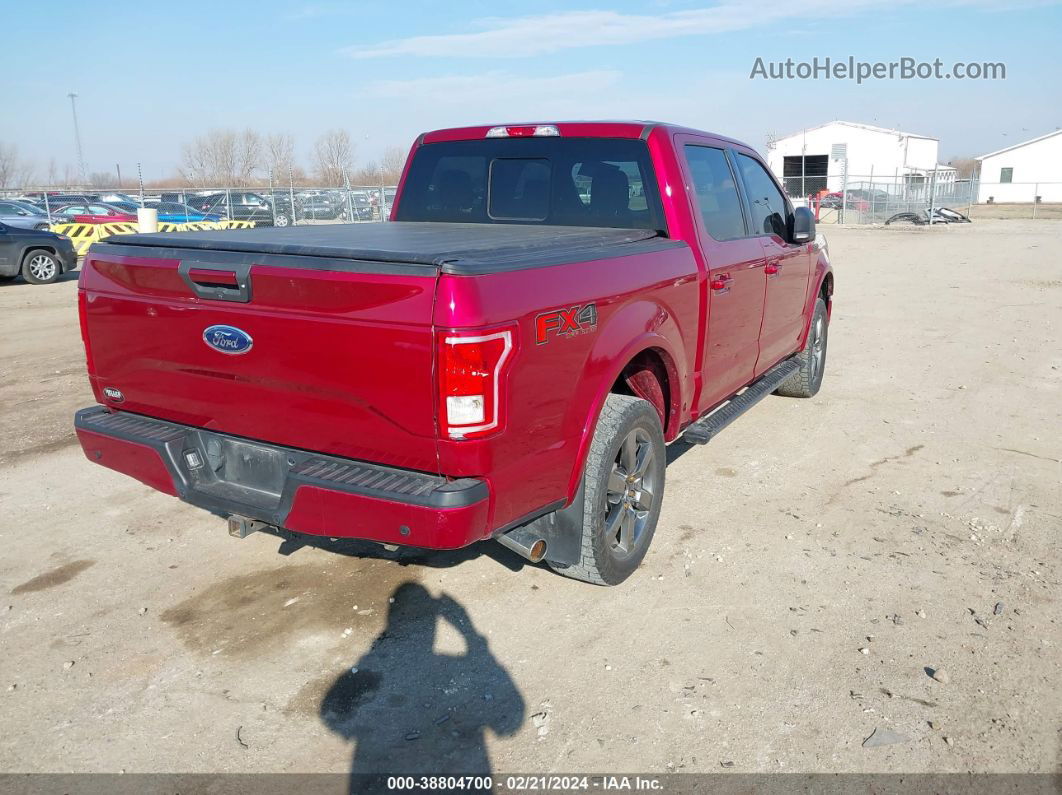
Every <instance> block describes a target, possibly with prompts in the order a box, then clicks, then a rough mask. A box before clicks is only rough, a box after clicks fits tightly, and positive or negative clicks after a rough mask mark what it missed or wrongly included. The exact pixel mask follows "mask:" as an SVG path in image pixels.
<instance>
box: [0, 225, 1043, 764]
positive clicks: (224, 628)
mask: <svg viewBox="0 0 1062 795" xmlns="http://www.w3.org/2000/svg"><path fill="white" fill-rule="evenodd" d="M827 234H828V236H829V239H830V244H831V253H832V256H833V259H834V263H835V267H836V278H837V291H836V304H835V311H834V322H833V327H832V329H831V332H832V333H831V337H830V353H829V361H828V366H827V373H826V380H825V382H824V385H823V388H822V392H821V393H820V395H819V396H818V398H816V399H814V400H811V401H800V400H789V399H784V398H778V397H774V398H770V399H768V400H766V401H764V402H763V403H761V404H760V405H759V406H758V407H757V408H756V409H754V410H753V412H751V413H750V414H749V415H747V416H746V417H745V418H743V419H742V421H740V422H739V423H736V424H735V425H734V426H732V427H731V428H730V429H728V430H727V431H726V432H724V433H723V434H722V435H721V436H720V437H719V438H718V439H717V440H716V441H713V442H712V443H711V444H710V445H708V446H707V447H693V448H687V447H685V446H683V445H681V444H680V445H677V446H673V447H672V448H671V458H672V459H673V462H672V464H671V465H670V467H669V469H668V483H667V489H668V494H667V499H666V502H665V507H664V510H663V514H662V516H661V520H660V526H659V528H658V530H657V536H656V540H655V542H654V545H653V548H652V549H651V550H650V553H649V556H648V558H647V559H646V562H645V564H644V565H643V567H642V569H641V570H640V571H639V572H638V573H637V574H636V575H635V576H634V577H633V578H632V579H631V580H629V581H628V582H627V583H626V584H625V585H624V586H621V587H619V588H613V589H605V588H597V587H593V586H589V585H585V584H581V583H578V582H574V581H571V580H567V579H564V578H562V577H559V576H556V575H554V574H552V573H551V572H550V571H549V570H548V569H545V568H541V567H537V566H531V565H527V564H525V563H523V562H522V561H521V560H520V559H519V558H517V557H515V556H514V555H512V554H510V553H509V552H508V551H506V550H504V549H502V548H501V547H500V546H499V545H497V544H481V545H477V546H475V547H473V548H470V549H468V550H463V551H460V552H456V553H445V554H419V553H415V552H399V553H389V552H387V551H385V550H383V549H382V548H380V547H376V546H374V545H365V544H355V543H337V544H331V545H330V544H327V543H325V545H324V546H322V547H314V546H300V543H299V542H298V541H293V540H283V539H280V538H277V537H275V536H271V535H266V534H262V533H257V534H254V535H252V536H250V537H248V538H247V539H245V540H243V541H237V540H235V539H232V538H229V537H228V536H227V534H226V528H225V524H224V522H223V521H222V520H221V519H218V518H216V517H214V516H211V515H209V514H207V513H205V512H203V511H200V510H198V509H195V508H192V507H190V506H186V505H183V504H182V503H180V502H178V501H176V500H173V499H171V498H169V497H166V496H163V495H160V494H157V493H155V492H152V491H151V490H150V489H148V488H147V487H145V486H142V485H140V484H139V483H137V482H135V481H133V480H131V479H128V478H125V477H122V476H120V475H118V474H116V473H114V472H111V471H109V470H106V469H103V468H102V467H98V466H93V465H90V464H89V463H88V462H87V461H85V460H84V459H83V457H82V455H81V452H80V449H79V448H78V446H77V444H76V440H75V437H74V434H73V432H72V429H71V417H72V414H73V412H74V410H75V409H76V408H79V407H82V406H85V405H88V404H90V403H91V402H92V397H91V394H90V393H89V390H88V388H87V383H86V379H85V377H84V359H83V353H82V348H81V341H80V336H79V332H78V322H77V316H76V300H75V296H76V282H75V281H74V280H67V281H64V282H62V283H59V284H55V285H51V286H47V287H33V286H30V285H27V284H24V283H21V282H18V283H14V284H6V285H2V286H0V311H2V312H3V316H4V317H6V318H7V320H6V322H5V324H4V333H3V343H2V345H0V407H2V408H0V450H2V451H3V452H2V453H0V473H2V480H0V505H2V511H0V537H2V542H3V550H4V552H3V556H2V558H0V593H2V594H3V597H2V598H0V639H2V649H3V653H2V654H0V705H2V707H0V717H2V723H3V724H4V725H5V726H6V727H7V730H5V731H4V732H2V733H0V769H2V770H4V771H63V772H70V771H110V772H118V771H122V770H124V771H129V772H149V771H185V772H213V771H243V772H251V771H335V772H346V771H349V770H351V769H352V765H353V768H354V769H355V770H359V771H360V770H366V769H371V768H372V767H373V766H374V765H376V764H379V763H380V762H381V760H387V759H390V760H395V759H398V760H402V762H403V763H404V764H408V765H409V766H411V767H412V768H413V769H415V770H423V771H427V772H439V771H442V770H445V769H453V768H464V769H483V767H484V766H485V765H489V766H490V768H491V769H493V770H494V771H495V772H499V773H505V772H514V771H516V772H535V773H542V772H550V771H568V772H611V771H623V772H631V773H635V772H655V773H663V772H668V771H679V772H683V771H685V772H690V771H710V772H714V771H720V770H732V771H734V772H786V771H789V772H793V771H804V772H809V771H829V772H873V771H906V772H917V771H932V772H958V771H992V772H1026V771H1038V772H1053V771H1057V770H1059V764H1060V755H1059V752H1060V748H1062V735H1060V728H1062V721H1060V717H1062V688H1060V687H1059V682H1060V681H1062V667H1060V661H1062V656H1060V645H1062V632H1060V626H1059V621H1060V618H1062V611H1060V609H1059V608H1060V603H1062V592H1060V589H1059V580H1060V563H1062V556H1060V552H1059V528H1060V527H1062V488H1060V484H1062V434H1060V432H1059V429H1060V427H1062V417H1060V415H1062V263H1060V259H1059V256H1058V251H1059V249H1060V246H1062V221H1060V222H1056V221H1038V222H1030V221H994V222H993V221H984V222H979V223H975V224H973V225H971V226H968V227H936V228H933V229H913V228H907V229H860V228H837V229H835V228H831V229H829V230H828V233H827ZM391 600H394V601H393V602H392V601H391ZM354 669H356V671H355V670H354ZM934 671H935V672H936V677H937V678H936V679H934V678H931V675H930V672H934ZM938 680H939V681H938ZM875 732H877V734H876V735H875V736H876V738H877V739H876V740H871V741H870V742H868V743H867V747H864V741H865V740H867V738H868V737H870V736H871V735H872V734H874V733H875ZM894 735H896V736H894ZM883 739H884V740H894V742H891V743H890V744H884V745H878V746H877V747H874V746H875V744H876V743H877V742H879V741H881V740H883Z"/></svg>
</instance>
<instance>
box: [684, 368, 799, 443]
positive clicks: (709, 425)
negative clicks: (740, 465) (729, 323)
mask: <svg viewBox="0 0 1062 795" xmlns="http://www.w3.org/2000/svg"><path fill="white" fill-rule="evenodd" d="M799 369H800V364H799V362H797V361H796V359H786V360H785V361H784V362H779V363H778V364H776V365H775V366H774V367H772V368H771V369H770V370H768V371H767V372H765V373H764V374H763V375H761V376H760V377H759V378H758V379H756V380H755V381H753V382H752V383H751V384H749V385H748V387H746V388H745V391H744V392H742V393H741V394H740V395H738V396H737V397H733V398H731V399H730V400H728V401H727V402H726V403H724V404H723V405H722V406H720V407H719V408H717V409H716V410H715V411H713V412H712V413H711V414H709V415H708V416H707V417H701V419H699V420H697V421H696V422H695V423H693V424H692V425H690V426H688V427H687V428H686V430H685V431H683V432H682V436H683V438H684V439H685V440H686V441H687V442H690V443H692V444H708V442H710V441H712V439H713V438H715V435H716V434H717V433H719V431H721V430H723V428H725V427H726V426H727V425H729V424H730V423H732V422H733V421H734V420H736V419H737V418H738V417H740V416H741V415H742V414H744V413H745V412H746V411H748V410H749V409H751V408H752V407H753V406H755V405H756V404H757V403H759V402H760V401H761V400H763V399H764V398H765V397H767V396H768V395H769V394H771V393H772V392H773V391H774V390H776V389H777V388H778V387H780V386H781V385H782V384H783V383H784V382H785V380H786V379H787V378H789V376H791V375H792V374H793V373H795V372H796V371H797V370H799Z"/></svg>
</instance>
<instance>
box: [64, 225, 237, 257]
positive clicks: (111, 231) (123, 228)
mask: <svg viewBox="0 0 1062 795" xmlns="http://www.w3.org/2000/svg"><path fill="white" fill-rule="evenodd" d="M254 226H255V222H254V221H191V222H189V223H186V224H175V223H172V222H169V221H163V222H160V223H159V231H160V232H202V231H206V230H209V229H253V228H254ZM51 230H52V231H53V232H55V233H56V234H60V235H66V236H67V237H68V238H70V241H71V242H72V243H73V244H74V250H75V251H76V252H77V254H78V256H79V257H82V256H84V255H85V253H86V252H87V251H88V250H89V246H91V245H92V244H93V243H95V242H97V241H99V240H103V239H104V238H107V237H110V236H111V235H134V234H137V233H138V232H139V231H140V229H139V227H138V226H137V224H136V222H135V221H119V222H116V223H112V224H52V225H51Z"/></svg>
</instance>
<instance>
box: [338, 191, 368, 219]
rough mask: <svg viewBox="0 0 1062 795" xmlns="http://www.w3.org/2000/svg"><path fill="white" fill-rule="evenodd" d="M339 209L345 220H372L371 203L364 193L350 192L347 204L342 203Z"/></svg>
mask: <svg viewBox="0 0 1062 795" xmlns="http://www.w3.org/2000/svg"><path fill="white" fill-rule="evenodd" d="M341 210H342V215H341V217H342V218H343V219H344V220H346V221H371V220H372V205H371V204H370V203H369V197H368V196H366V195H365V194H357V193H355V194H352V195H351V197H350V204H349V206H348V205H347V204H346V203H344V204H343V206H342V208H341ZM351 211H353V213H354V215H353V217H351Z"/></svg>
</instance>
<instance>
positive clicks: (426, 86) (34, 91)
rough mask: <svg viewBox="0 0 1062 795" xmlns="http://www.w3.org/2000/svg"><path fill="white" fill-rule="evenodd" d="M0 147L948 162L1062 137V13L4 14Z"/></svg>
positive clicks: (1021, 0)
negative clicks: (485, 142)
mask: <svg viewBox="0 0 1062 795" xmlns="http://www.w3.org/2000/svg"><path fill="white" fill-rule="evenodd" d="M4 9H5V10H4V40H5V53H4V61H5V62H6V64H7V67H8V68H7V70H6V75H7V76H6V78H4V80H3V82H2V84H0V107H2V108H3V112H2V114H0V143H3V144H8V145H11V144H13V145H15V146H16V147H17V148H18V151H19V154H20V155H21V156H22V157H24V158H28V159H31V160H33V161H34V162H35V163H36V165H37V167H38V173H39V174H40V175H41V176H42V177H43V175H44V173H45V172H46V170H47V164H48V162H49V160H50V159H53V158H54V160H55V162H56V164H57V168H58V170H59V172H60V173H61V172H62V170H63V168H64V166H65V165H67V164H70V165H74V164H76V160H77V158H76V150H75V144H74V132H73V123H72V118H71V108H70V100H69V99H68V98H67V94H68V93H70V92H76V93H77V94H78V100H77V102H78V116H79V121H80V129H81V138H82V143H83V148H84V155H85V160H86V165H87V170H88V171H89V172H93V171H113V170H114V169H115V167H116V165H117V166H120V168H121V170H122V174H123V177H126V178H128V176H129V175H133V174H135V173H136V169H137V164H138V163H139V164H141V167H142V169H143V173H144V178H145V179H146V180H151V179H156V178H161V177H166V176H169V175H171V174H173V173H174V172H175V170H176V168H177V166H178V165H179V162H180V156H181V146H182V143H183V142H186V141H189V140H191V139H192V138H194V137H195V136H197V135H200V134H202V133H204V132H206V131H209V130H211V129H220V128H232V129H243V128H246V127H251V128H253V129H255V130H258V131H259V132H262V133H270V132H284V133H290V134H292V135H293V136H294V137H295V140H296V143H297V148H298V151H299V154H300V155H301V159H302V160H303V161H305V162H307V163H308V162H309V153H310V151H311V148H312V146H313V141H314V139H315V138H316V137H317V136H318V135H320V134H321V133H322V132H324V131H325V130H328V129H332V128H345V129H347V130H348V131H349V132H350V134H351V136H352V138H353V140H354V141H355V144H356V151H355V158H356V161H357V162H356V163H355V167H356V166H357V165H358V163H362V164H364V163H365V162H366V161H368V160H372V159H375V158H377V157H379V156H380V154H381V153H382V152H383V151H384V150H386V149H387V148H389V147H393V146H399V147H401V148H403V149H406V148H407V147H408V146H409V145H410V143H411V142H412V141H413V140H414V138H415V137H416V135H417V134H418V133H420V132H422V131H425V130H430V129H435V128H439V127H447V126H462V125H466V124H477V123H498V122H514V121H548V120H566V119H588V118H605V119H620V118H623V119H630V118H633V119H655V120H660V121H669V122H675V123H679V124H684V125H687V126H690V127H696V128H699V129H705V130H709V131H712V132H716V133H721V134H723V135H728V136H731V137H734V138H738V139H740V140H743V141H745V142H747V143H749V144H751V145H752V146H754V147H755V148H757V149H759V150H761V151H762V150H763V149H764V147H765V144H766V142H767V140H768V137H769V136H772V135H773V136H775V137H780V136H783V135H787V134H790V133H793V132H796V131H798V130H800V129H801V128H803V127H809V126H813V125H816V124H820V123H823V122H826V121H829V120H832V119H844V120H847V121H855V122H862V123H866V124H875V125H879V126H883V127H890V128H898V129H903V130H906V131H909V132H915V133H919V134H923V135H930V136H934V137H937V138H939V139H940V142H941V143H940V154H941V158H942V160H946V159H948V158H950V157H956V156H968V155H977V154H984V153H985V152H988V151H992V150H995V149H999V148H1002V147H1005V146H1009V145H1011V144H1013V143H1017V142H1020V141H1023V140H1027V139H1029V138H1033V137H1036V136H1038V135H1042V134H1044V133H1047V132H1051V131H1052V130H1055V129H1057V128H1058V127H1060V126H1062V59H1059V57H1058V47H1059V44H1058V35H1059V31H1062V2H1059V0H1054V1H1052V0H999V1H998V2H990V1H989V0H932V1H931V2H926V0H917V1H916V0H873V2H871V1H870V0H776V2H773V3H768V4H764V3H747V2H734V0H722V1H721V2H719V1H717V2H697V1H696V0H673V1H672V2H666V1H665V0H656V1H653V0H646V1H645V2H634V1H633V0H631V1H629V2H620V1H618V0H570V1H569V2H559V1H557V0H539V1H538V2H509V3H505V2H501V3H499V2H490V3H488V2H481V1H480V0H464V1H462V0H448V1H447V2H420V0H390V2H384V1H383V0H372V2H301V0H287V2H271V0H254V2H243V1H242V0H240V1H229V0H215V1H214V2H210V3H207V2H197V0H182V2H180V3H176V4H175V3H144V2H139V3H127V2H122V1H121V0H109V2H106V3H97V4H91V6H85V5H84V4H82V3H77V4H75V3H72V2H70V3H67V2H64V1H63V0H53V2H49V3H34V2H24V0H23V1H19V0H6V2H5V3H4ZM816 56H817V57H818V58H819V59H820V60H821V59H824V58H826V57H830V58H832V59H834V60H835V61H836V60H839V59H847V58H848V57H849V56H852V57H854V58H855V59H856V60H861V61H885V62H888V61H894V60H899V59H900V58H902V57H911V58H914V59H917V60H919V61H932V60H933V59H935V58H940V59H941V60H942V61H943V62H944V65H945V70H948V69H950V67H951V65H952V64H953V63H954V62H956V61H963V62H981V61H987V62H1003V63H1005V64H1006V70H1007V77H1006V79H1005V80H998V81H975V80H963V81H957V80H943V79H942V80H928V81H920V80H907V81H902V80H881V81H870V82H866V83H863V84H862V85H859V84H856V83H855V82H854V81H844V80H835V79H834V80H824V79H819V80H799V79H794V80H770V81H768V80H763V79H750V73H751V72H752V69H753V66H754V64H755V61H756V58H757V57H762V58H763V59H764V61H765V62H770V61H784V60H785V59H787V58H792V59H793V60H794V61H797V62H799V61H810V60H811V59H812V58H814V57H816Z"/></svg>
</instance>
